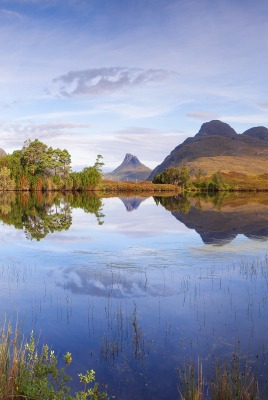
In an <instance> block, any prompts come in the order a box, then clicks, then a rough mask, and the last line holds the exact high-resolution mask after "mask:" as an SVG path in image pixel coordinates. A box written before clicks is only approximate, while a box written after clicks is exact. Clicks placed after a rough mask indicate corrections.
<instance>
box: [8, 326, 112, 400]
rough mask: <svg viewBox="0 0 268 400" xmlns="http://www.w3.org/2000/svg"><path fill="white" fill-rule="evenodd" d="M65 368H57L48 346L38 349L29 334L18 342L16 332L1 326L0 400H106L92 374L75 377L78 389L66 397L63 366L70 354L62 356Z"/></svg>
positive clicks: (93, 373)
mask: <svg viewBox="0 0 268 400" xmlns="http://www.w3.org/2000/svg"><path fill="white" fill-rule="evenodd" d="M63 359H64V361H65V366H64V367H62V368H59V367H58V358H57V356H56V355H55V354H54V351H53V350H52V349H51V348H49V347H48V345H43V346H38V345H37V342H36V339H35V337H34V335H33V333H32V334H31V336H30V339H29V341H23V340H21V339H20V335H19V330H18V329H17V328H16V329H15V331H14V333H13V332H12V328H11V325H7V326H6V325H5V326H4V328H3V329H2V331H1V337H0V400H7V399H11V400H15V399H16V400H22V399H32V400H34V399H44V400H71V399H75V400H86V399H91V400H100V399H108V395H107V392H106V388H104V390H103V391H101V390H100V388H99V384H98V383H96V382H95V372H94V371H93V370H90V371H86V373H85V374H79V375H78V377H79V380H80V382H81V385H82V390H81V391H79V392H77V393H76V394H75V395H74V396H72V395H70V386H69V384H68V383H69V381H70V380H71V377H70V376H69V375H68V374H67V373H66V367H67V365H69V364H70V363H71V362H72V355H71V353H66V354H65V355H64V356H63Z"/></svg>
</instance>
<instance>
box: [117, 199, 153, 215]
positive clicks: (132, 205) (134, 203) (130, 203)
mask: <svg viewBox="0 0 268 400" xmlns="http://www.w3.org/2000/svg"><path fill="white" fill-rule="evenodd" d="M119 199H120V200H121V201H122V203H123V204H124V206H125V207H126V210H127V211H129V212H130V211H134V210H137V209H138V208H139V206H140V205H141V203H142V202H143V201H144V200H146V199H147V197H141V196H133V197H119Z"/></svg>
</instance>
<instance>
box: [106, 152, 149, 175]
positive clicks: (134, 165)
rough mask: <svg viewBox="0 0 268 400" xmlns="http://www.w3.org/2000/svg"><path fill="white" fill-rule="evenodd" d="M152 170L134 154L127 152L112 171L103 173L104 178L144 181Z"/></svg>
mask: <svg viewBox="0 0 268 400" xmlns="http://www.w3.org/2000/svg"><path fill="white" fill-rule="evenodd" d="M151 172H152V170H151V169H150V168H148V167H146V166H145V165H144V164H142V163H141V162H140V161H139V160H138V158H137V157H136V156H133V155H132V154H129V153H127V154H126V155H125V158H124V161H123V162H122V164H120V165H119V167H117V168H116V169H115V170H114V171H112V172H109V173H107V174H105V175H104V178H105V179H113V180H118V181H129V182H136V181H146V179H148V177H149V175H150V173H151Z"/></svg>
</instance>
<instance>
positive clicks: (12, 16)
mask: <svg viewBox="0 0 268 400" xmlns="http://www.w3.org/2000/svg"><path fill="white" fill-rule="evenodd" d="M0 17H1V18H5V19H8V20H17V21H22V20H24V18H25V17H24V15H23V14H21V13H18V12H16V11H13V10H8V9H6V8H1V9H0Z"/></svg>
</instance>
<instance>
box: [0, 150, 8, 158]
mask: <svg viewBox="0 0 268 400" xmlns="http://www.w3.org/2000/svg"><path fill="white" fill-rule="evenodd" d="M6 155H7V153H6V152H5V150H3V149H0V157H3V156H6Z"/></svg>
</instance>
